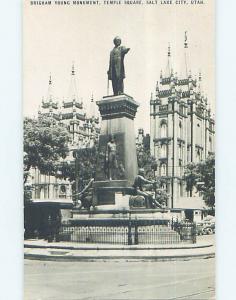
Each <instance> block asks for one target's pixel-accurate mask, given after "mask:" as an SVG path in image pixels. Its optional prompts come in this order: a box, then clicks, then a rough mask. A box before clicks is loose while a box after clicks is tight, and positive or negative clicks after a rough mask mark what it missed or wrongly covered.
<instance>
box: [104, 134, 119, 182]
mask: <svg viewBox="0 0 236 300" xmlns="http://www.w3.org/2000/svg"><path fill="white" fill-rule="evenodd" d="M116 148H117V146H116V142H115V138H114V136H113V135H111V136H110V139H109V142H108V143H107V149H106V172H107V177H108V179H109V180H114V179H116V178H115V173H116V169H117V159H116V154H117V153H116V151H117V149H116Z"/></svg>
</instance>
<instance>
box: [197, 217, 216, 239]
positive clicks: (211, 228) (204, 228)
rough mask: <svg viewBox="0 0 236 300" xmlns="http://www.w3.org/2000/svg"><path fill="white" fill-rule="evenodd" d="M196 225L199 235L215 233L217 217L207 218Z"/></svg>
mask: <svg viewBox="0 0 236 300" xmlns="http://www.w3.org/2000/svg"><path fill="white" fill-rule="evenodd" d="M196 225H197V234H198V235H203V234H213V233H215V217H213V216H207V217H206V218H204V219H203V220H202V221H200V222H198V223H197V224H196Z"/></svg>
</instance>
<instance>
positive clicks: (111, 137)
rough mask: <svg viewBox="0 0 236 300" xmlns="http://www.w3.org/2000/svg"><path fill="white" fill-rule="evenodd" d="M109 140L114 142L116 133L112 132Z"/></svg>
mask: <svg viewBox="0 0 236 300" xmlns="http://www.w3.org/2000/svg"><path fill="white" fill-rule="evenodd" d="M109 141H110V142H112V143H113V142H114V141H115V137H114V135H113V134H111V135H110V139H109Z"/></svg>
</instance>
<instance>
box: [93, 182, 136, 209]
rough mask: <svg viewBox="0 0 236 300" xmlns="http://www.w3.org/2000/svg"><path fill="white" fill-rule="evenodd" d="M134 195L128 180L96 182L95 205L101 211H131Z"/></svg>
mask: <svg viewBox="0 0 236 300" xmlns="http://www.w3.org/2000/svg"><path fill="white" fill-rule="evenodd" d="M132 193H133V188H131V187H129V183H128V181H127V180H109V181H108V180H107V181H95V182H94V199H93V203H94V205H95V206H96V207H97V206H98V207H97V209H99V210H104V209H129V197H130V194H132Z"/></svg>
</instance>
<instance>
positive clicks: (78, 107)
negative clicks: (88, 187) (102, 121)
mask: <svg viewBox="0 0 236 300" xmlns="http://www.w3.org/2000/svg"><path fill="white" fill-rule="evenodd" d="M96 110H97V108H96V103H95V102H94V100H93V96H92V97H91V100H90V101H89V108H88V110H87V111H85V109H84V105H83V102H82V101H81V100H79V97H78V91H77V81H76V75H75V69H74V65H73V66H72V71H71V79H70V87H69V94H68V96H67V98H66V99H63V101H62V102H61V104H60V103H59V101H56V99H55V97H54V95H53V82H52V79H51V76H50V79H49V85H48V93H47V97H46V98H43V99H42V103H41V105H40V108H39V111H38V117H39V118H40V117H41V116H49V117H52V118H53V119H54V120H55V121H56V122H61V123H63V124H64V125H65V126H66V127H67V128H68V130H69V133H70V144H69V145H68V146H69V155H68V156H67V157H66V158H65V159H64V160H61V162H60V163H62V164H70V163H75V155H76V150H78V149H81V148H91V147H92V146H93V145H94V143H95V142H96V141H97V139H98V135H99V132H100V126H99V118H98V113H96ZM31 183H32V186H33V193H32V198H33V199H58V198H71V196H72V187H71V183H70V182H69V181H68V180H63V179H58V178H56V177H55V176H49V175H48V174H41V173H40V172H39V170H37V169H33V170H31Z"/></svg>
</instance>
